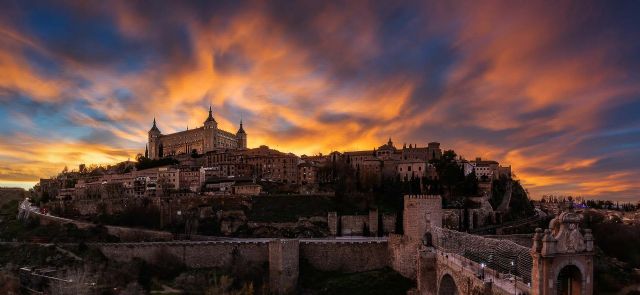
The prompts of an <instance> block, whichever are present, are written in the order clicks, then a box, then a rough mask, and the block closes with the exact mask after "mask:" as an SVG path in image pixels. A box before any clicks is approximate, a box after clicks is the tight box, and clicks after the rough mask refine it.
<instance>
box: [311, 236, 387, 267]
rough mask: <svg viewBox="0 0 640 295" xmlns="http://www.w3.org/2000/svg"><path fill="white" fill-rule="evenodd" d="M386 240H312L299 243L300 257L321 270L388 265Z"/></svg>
mask: <svg viewBox="0 0 640 295" xmlns="http://www.w3.org/2000/svg"><path fill="white" fill-rule="evenodd" d="M388 253H389V252H388V250H387V241H385V240H379V241H366V242H365V241H362V242H351V241H349V242H345V241H332V240H324V241H314V242H301V243H300V258H301V259H302V260H304V261H305V262H306V263H309V264H310V265H311V266H313V267H314V268H315V269H318V270H323V271H340V272H359V271H368V270H374V269H380V268H384V267H386V266H388V265H389V254H388Z"/></svg>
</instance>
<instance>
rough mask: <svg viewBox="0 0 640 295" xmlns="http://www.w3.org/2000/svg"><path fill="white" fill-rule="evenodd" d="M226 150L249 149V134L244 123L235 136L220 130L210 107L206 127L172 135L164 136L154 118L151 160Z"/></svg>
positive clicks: (150, 148) (150, 137)
mask: <svg viewBox="0 0 640 295" xmlns="http://www.w3.org/2000/svg"><path fill="white" fill-rule="evenodd" d="M224 148H230V149H245V148H247V133H246V132H245V131H244V128H243V126H242V121H241V122H240V128H239V129H238V131H237V132H236V133H235V134H234V133H231V132H228V131H225V130H222V129H218V123H217V122H216V120H215V119H214V118H213V113H212V111H211V107H209V117H207V119H206V120H205V121H204V126H202V127H198V128H195V129H190V130H185V131H180V132H176V133H172V134H162V132H160V129H158V127H157V125H156V120H155V118H154V119H153V126H152V127H151V130H149V145H148V149H149V158H151V159H159V158H162V157H164V156H168V155H180V154H190V153H193V152H195V153H198V154H204V153H206V152H208V151H213V150H215V149H224Z"/></svg>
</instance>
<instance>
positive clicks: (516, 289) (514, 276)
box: [509, 260, 518, 295]
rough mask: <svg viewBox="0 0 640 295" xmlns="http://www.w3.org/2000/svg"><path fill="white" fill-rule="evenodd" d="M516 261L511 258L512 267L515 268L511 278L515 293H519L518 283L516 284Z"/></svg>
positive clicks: (516, 294)
mask: <svg viewBox="0 0 640 295" xmlns="http://www.w3.org/2000/svg"><path fill="white" fill-rule="evenodd" d="M515 265H516V264H515V262H514V261H513V260H511V269H513V274H512V275H511V278H512V279H513V294H515V295H518V285H517V284H516V270H515V267H514V266H515ZM511 269H509V272H511Z"/></svg>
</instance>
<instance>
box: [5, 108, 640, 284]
mask: <svg viewBox="0 0 640 295" xmlns="http://www.w3.org/2000/svg"><path fill="white" fill-rule="evenodd" d="M152 122H153V123H152V126H151V128H150V130H149V131H148V142H147V144H146V146H145V148H144V153H140V154H138V155H137V157H136V160H135V161H125V162H120V163H114V164H112V165H107V166H98V165H93V164H89V165H85V164H80V165H79V166H78V168H77V169H68V168H67V167H65V168H64V169H63V171H62V172H61V173H59V174H58V175H56V176H54V177H51V178H47V179H40V181H39V182H38V184H36V185H35V187H34V188H33V189H32V190H30V191H29V192H25V191H21V190H15V189H14V190H2V191H1V192H3V193H10V194H12V195H13V197H11V198H9V199H8V202H6V203H4V204H3V206H2V216H4V218H3V219H0V228H1V229H2V231H0V239H2V240H4V241H6V242H5V244H3V246H2V247H4V249H5V250H6V253H8V255H7V256H6V257H5V258H3V261H4V262H5V263H7V264H6V265H7V267H6V270H5V271H2V272H0V274H1V275H2V276H4V279H3V280H2V282H3V284H4V288H5V289H6V290H10V291H9V294H18V293H16V292H18V290H31V291H34V292H50V293H51V294H146V293H148V292H152V291H153V292H154V293H171V294H174V293H178V294H182V293H186V294H191V293H195V294H255V293H257V294H534V295H536V294H540V295H546V294H594V290H596V291H597V290H615V289H619V288H622V287H621V286H623V285H624V284H628V283H630V282H633V281H634V280H636V279H637V278H638V277H640V276H639V275H638V273H637V271H635V270H634V271H633V272H630V271H629V269H630V267H632V265H636V263H637V262H636V261H634V260H631V262H630V263H627V262H622V261H619V260H616V259H613V260H609V259H608V258H606V257H607V256H605V255H611V256H614V257H624V255H625V254H624V253H626V252H620V251H618V250H616V248H615V247H613V248H612V246H611V245H615V243H616V242H615V241H617V240H619V239H620V238H621V237H622V236H620V235H619V236H614V235H603V234H602V233H603V232H606V231H610V230H612V229H613V228H612V226H613V227H615V228H616V230H618V231H620V232H628V233H631V232H633V227H634V226H636V224H637V220H638V218H637V217H638V213H637V209H638V206H637V205H635V204H622V206H621V205H620V204H613V203H612V202H602V201H594V200H585V199H583V198H580V197H572V196H566V197H565V196H543V197H542V199H541V200H540V201H532V200H530V198H529V195H528V192H527V191H526V189H525V188H524V187H523V186H522V184H521V183H520V181H519V180H518V179H517V178H516V177H515V175H514V173H513V172H512V170H511V167H510V166H504V165H501V164H500V163H499V162H497V161H493V160H486V159H481V158H480V157H477V158H475V159H473V160H466V159H465V158H464V157H462V156H460V155H458V154H456V152H455V151H454V150H453V149H443V148H442V147H441V144H440V143H439V142H435V141H433V142H428V143H425V144H419V143H409V144H406V143H403V144H402V146H401V147H400V146H398V145H396V144H395V143H394V142H393V140H392V138H388V140H387V142H386V143H384V144H382V145H380V146H378V147H374V148H372V149H371V150H359V151H332V152H330V153H328V154H317V155H311V156H307V155H302V156H297V155H295V154H293V153H287V152H282V151H278V150H275V149H271V148H269V147H268V146H264V145H262V146H259V147H256V148H251V147H249V145H248V142H250V141H249V140H248V139H249V134H250V130H251V128H250V126H243V123H242V122H240V123H239V128H238V130H237V132H235V133H232V132H229V131H225V130H221V129H219V128H218V124H217V121H216V119H215V116H214V113H213V110H212V108H211V107H210V108H209V113H208V116H207V118H205V120H204V123H203V126H201V127H198V128H193V129H188V130H184V131H180V132H176V133H171V134H163V133H162V131H161V129H160V127H161V126H162V122H158V121H156V119H155V118H154V119H153V121H152ZM245 127H246V130H245ZM247 130H248V131H249V132H247ZM12 212H13V213H12ZM16 212H17V214H16ZM592 227H593V228H594V230H595V233H594V232H593V231H592V229H591V228H592ZM543 229H544V230H543ZM622 235H624V234H622ZM595 237H598V238H602V240H600V241H599V240H598V239H596V238H595ZM52 245H53V246H52ZM17 247H25V248H24V249H25V250H23V251H26V252H24V253H27V254H24V255H23V254H18V252H16V251H18V248H17ZM598 249H599V250H598ZM603 249H604V250H605V251H606V252H605V254H598V255H596V252H597V251H603ZM21 253H22V252H21ZM120 269H128V271H127V272H128V273H127V274H124V273H122V271H121V270H120ZM594 269H599V270H606V271H607V274H606V275H604V274H602V275H600V276H599V277H595V278H594V276H595V270H594ZM592 278H594V279H592ZM548 282H553V284H549V283H548ZM360 284H368V286H366V287H365V286H361V285H360Z"/></svg>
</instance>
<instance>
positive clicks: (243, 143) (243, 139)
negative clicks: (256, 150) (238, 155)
mask: <svg viewBox="0 0 640 295" xmlns="http://www.w3.org/2000/svg"><path fill="white" fill-rule="evenodd" d="M236 139H237V141H238V149H246V148H247V133H246V132H244V128H242V120H240V129H238V132H236Z"/></svg>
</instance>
